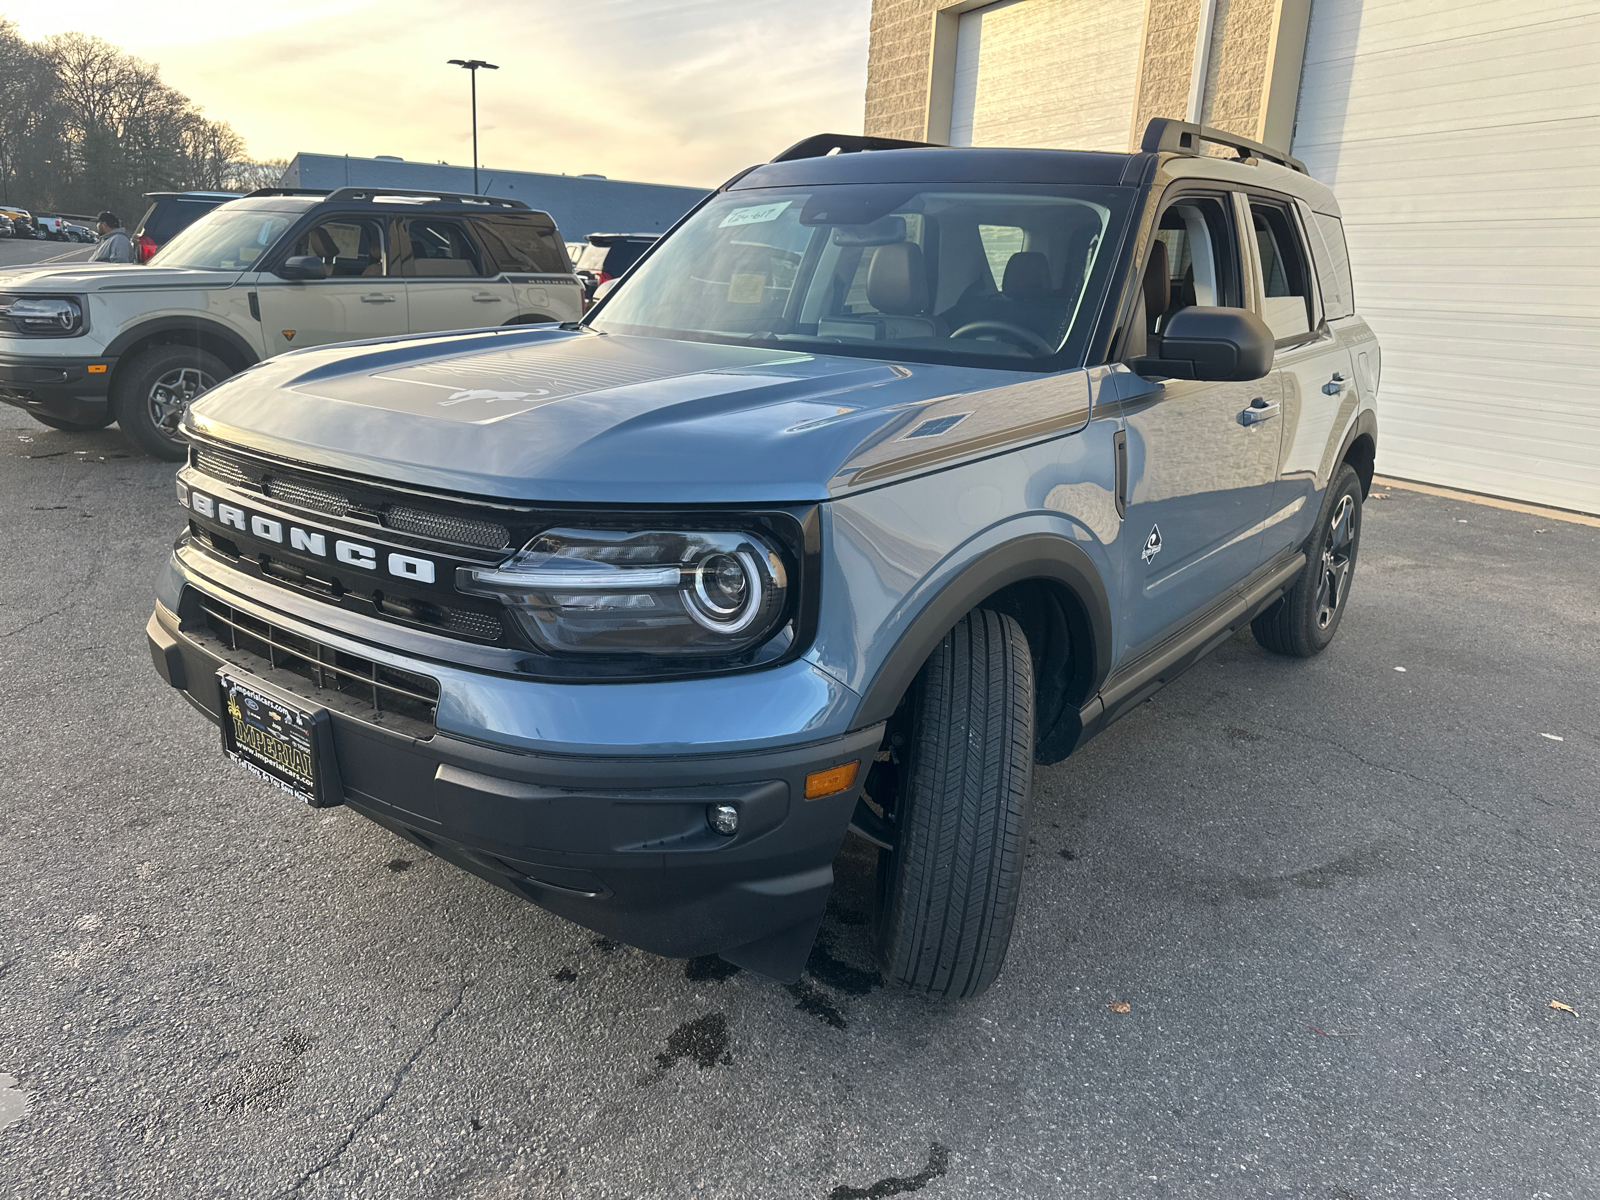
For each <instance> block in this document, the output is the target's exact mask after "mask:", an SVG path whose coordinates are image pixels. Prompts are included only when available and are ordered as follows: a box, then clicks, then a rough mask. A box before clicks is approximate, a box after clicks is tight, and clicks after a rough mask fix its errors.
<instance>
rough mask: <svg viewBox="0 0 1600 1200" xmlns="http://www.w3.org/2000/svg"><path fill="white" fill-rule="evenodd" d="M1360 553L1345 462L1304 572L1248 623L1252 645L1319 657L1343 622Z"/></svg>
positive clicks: (1356, 495)
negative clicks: (1277, 598)
mask: <svg viewBox="0 0 1600 1200" xmlns="http://www.w3.org/2000/svg"><path fill="white" fill-rule="evenodd" d="M1360 549H1361V477H1360V476H1359V475H1357V474H1356V472H1355V468H1354V467H1352V466H1351V465H1350V464H1349V463H1340V464H1339V469H1338V470H1336V471H1335V472H1334V473H1333V479H1332V480H1331V481H1330V482H1329V484H1328V491H1327V496H1326V498H1325V499H1324V500H1323V502H1322V512H1321V513H1319V514H1318V516H1317V524H1316V528H1315V529H1314V530H1313V531H1312V534H1311V541H1310V542H1309V544H1308V545H1307V549H1306V560H1307V561H1306V566H1305V570H1303V571H1302V572H1301V573H1300V575H1299V576H1298V577H1297V578H1296V579H1295V582H1294V584H1293V586H1291V587H1290V588H1289V590H1288V591H1287V592H1285V593H1284V594H1283V597H1282V598H1281V599H1279V600H1278V601H1277V602H1275V603H1274V604H1273V605H1272V607H1271V608H1269V609H1267V610H1266V611H1265V612H1263V613H1262V614H1261V615H1260V616H1258V617H1257V618H1256V619H1255V620H1254V621H1252V622H1251V623H1250V632H1251V633H1253V634H1255V638H1256V641H1258V642H1260V643H1261V645H1262V646H1263V647H1265V648H1266V649H1268V650H1271V651H1272V652H1273V653H1274V654H1286V655H1289V656H1290V657H1291V658H1310V657H1311V656H1312V655H1314V654H1321V653H1322V651H1323V650H1325V649H1326V648H1327V646H1328V643H1329V642H1331V641H1333V635H1334V634H1335V633H1337V632H1338V631H1339V622H1340V621H1341V620H1342V619H1343V618H1344V610H1345V603H1346V601H1347V600H1348V599H1349V597H1350V583H1351V580H1352V579H1353V578H1354V577H1355V573H1356V553H1357V551H1359V550H1360Z"/></svg>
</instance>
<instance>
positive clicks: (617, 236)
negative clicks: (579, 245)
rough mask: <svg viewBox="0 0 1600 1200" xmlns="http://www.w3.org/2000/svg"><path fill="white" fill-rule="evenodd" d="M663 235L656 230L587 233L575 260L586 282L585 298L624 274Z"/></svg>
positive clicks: (581, 277)
mask: <svg viewBox="0 0 1600 1200" xmlns="http://www.w3.org/2000/svg"><path fill="white" fill-rule="evenodd" d="M659 237H660V235H659V234H655V233H591V234H590V235H589V236H588V237H586V238H585V239H584V242H585V243H586V244H585V246H584V248H583V250H582V252H581V253H580V254H579V256H578V257H577V258H576V259H575V260H573V264H572V269H573V271H575V272H576V273H577V276H578V278H579V279H580V280H581V281H582V282H583V298H584V299H585V300H593V299H594V293H595V289H597V288H598V287H600V285H601V284H604V283H609V282H610V281H611V280H613V279H616V278H618V277H619V276H621V275H622V273H623V272H624V271H626V270H627V269H628V268H629V267H631V266H633V264H634V263H636V262H638V261H639V256H640V255H641V254H643V253H644V252H645V251H646V250H648V249H649V248H650V247H651V246H652V245H653V244H654V243H655V242H656V240H657V239H658V238H659Z"/></svg>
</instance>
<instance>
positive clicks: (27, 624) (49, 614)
mask: <svg viewBox="0 0 1600 1200" xmlns="http://www.w3.org/2000/svg"><path fill="white" fill-rule="evenodd" d="M66 611H67V610H66V606H65V605H63V606H62V607H60V608H52V609H51V610H50V611H49V612H46V613H40V614H39V615H38V616H37V617H35V618H34V619H33V620H31V621H24V622H23V623H22V624H21V625H18V626H17V627H16V628H15V629H8V630H6V631H5V632H4V633H0V637H11V636H12V635H13V634H17V633H21V632H22V631H23V630H24V629H32V628H33V627H34V626H35V625H37V624H39V623H40V622H41V621H48V620H49V619H50V618H51V617H53V616H55V615H56V614H57V613H63V612H66Z"/></svg>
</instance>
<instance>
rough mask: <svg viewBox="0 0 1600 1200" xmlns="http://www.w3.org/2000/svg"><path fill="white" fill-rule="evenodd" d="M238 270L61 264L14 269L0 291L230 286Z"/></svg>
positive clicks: (3, 277) (2, 277) (1, 277)
mask: <svg viewBox="0 0 1600 1200" xmlns="http://www.w3.org/2000/svg"><path fill="white" fill-rule="evenodd" d="M239 275H240V272H238V271H202V270H198V269H196V268H194V267H142V266H140V265H139V264H138V263H82V262H80V263H61V264H58V265H51V266H39V267H20V268H12V269H11V270H8V271H6V272H5V273H4V274H0V292H48V293H50V294H51V295H56V294H58V293H62V292H66V293H73V294H79V293H83V292H125V291H129V290H132V289H138V290H141V291H144V290H151V289H156V288H163V287H228V286H229V285H231V284H232V283H234V281H236V280H237V279H238V278H239Z"/></svg>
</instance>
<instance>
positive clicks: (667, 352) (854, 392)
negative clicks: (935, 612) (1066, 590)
mask: <svg viewBox="0 0 1600 1200" xmlns="http://www.w3.org/2000/svg"><path fill="white" fill-rule="evenodd" d="M1088 410H1089V375H1088V373H1087V372H1084V371H1073V372H1067V373H1064V374H1057V375H1047V376H1038V375H1029V374H1023V373H1018V372H1015V371H1001V370H992V369H983V368H971V367H950V366H935V365H928V364H901V363H893V364H891V363H885V362H882V361H878V360H874V359H867V358H853V357H850V358H847V357H844V356H824V355H814V354H806V353H792V352H787V351H781V350H772V349H769V348H756V347H744V346H724V345H715V344H709V343H703V342H683V341H670V340H664V339H657V338H641V337H627V336H620V335H617V334H599V333H590V332H574V331H565V330H555V329H548V328H546V329H528V328H522V329H510V330H487V331H476V332H468V333H456V334H450V335H445V336H438V335H430V336H428V337H425V338H410V339H404V340H399V341H384V342H366V343H357V344H355V345H345V346H337V347H329V348H327V349H307V350H302V351H297V352H294V353H291V354H287V355H282V356H279V357H277V358H274V359H269V360H268V361H267V362H264V363H261V364H260V365H258V366H255V367H252V368H251V369H249V370H248V371H245V372H244V373H243V374H241V375H237V376H235V377H234V378H232V379H230V380H228V381H226V382H225V383H223V384H221V385H219V386H218V387H217V388H215V389H213V390H212V391H211V392H209V393H207V395H206V396H205V397H204V398H202V399H201V400H199V401H198V402H196V404H195V405H194V406H193V407H192V408H191V409H190V410H189V415H188V417H187V419H186V426H187V428H188V429H189V431H190V432H191V433H193V434H195V435H197V436H198V437H199V438H201V439H212V440H216V441H221V442H225V443H230V444H232V445H236V446H239V447H242V448H246V449H254V450H258V451H261V452H262V453H266V454H271V455H275V456H277V457H281V458H287V459H291V460H294V461H297V462H301V463H306V464H309V465H313V466H323V467H328V468H331V469H334V470H339V471H344V472H350V473H353V474H358V475H365V476H369V477H375V478H378V479H384V480H389V481H399V482H404V483H407V484H411V485H415V486H421V487H429V488H437V489H441V490H446V491H452V492H457V493H463V494H466V495H471V496H483V497H493V498H496V499H503V500H528V501H551V502H572V503H590V504H595V503H600V504H622V503H632V504H696V503H701V504H704V503H720V504H729V503H749V502H776V501H804V500H821V499H826V498H827V497H829V496H830V495H835V494H837V493H838V492H840V491H842V490H848V489H850V488H854V487H859V486H867V485H869V484H876V483H879V482H882V481H884V480H886V479H888V478H892V477H895V476H899V475H902V474H905V473H909V472H914V471H920V470H930V469H935V468H937V467H943V466H948V465H951V464H952V463H954V462H956V461H959V460H961V459H963V458H971V457H979V456H981V455H983V454H985V453H989V454H992V453H996V452H997V451H999V450H1002V449H1008V448H1010V447H1011V445H1013V444H1020V443H1021V442H1022V441H1026V440H1038V439H1039V438H1043V437H1050V436H1058V435H1060V434H1062V433H1068V432H1071V431H1073V430H1074V429H1077V428H1080V427H1081V426H1082V425H1083V424H1084V423H1085V422H1086V421H1087V419H1088Z"/></svg>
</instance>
